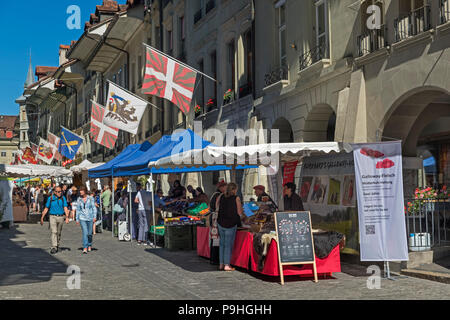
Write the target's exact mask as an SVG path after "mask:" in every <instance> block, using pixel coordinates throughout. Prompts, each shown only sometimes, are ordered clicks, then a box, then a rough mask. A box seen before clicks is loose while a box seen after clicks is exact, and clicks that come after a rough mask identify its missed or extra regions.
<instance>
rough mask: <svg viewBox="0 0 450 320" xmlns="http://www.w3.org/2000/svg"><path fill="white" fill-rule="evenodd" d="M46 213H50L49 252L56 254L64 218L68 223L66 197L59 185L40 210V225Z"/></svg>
mask: <svg viewBox="0 0 450 320" xmlns="http://www.w3.org/2000/svg"><path fill="white" fill-rule="evenodd" d="M47 213H49V214H50V229H51V231H52V248H51V250H50V253H51V254H56V253H57V252H58V250H59V248H60V243H61V232H62V227H63V223H64V220H65V222H66V224H69V209H68V206H67V200H66V198H64V197H63V196H62V190H61V187H56V188H55V189H54V194H53V195H52V196H50V197H49V198H48V200H47V204H46V206H45V209H44V211H43V212H42V216H41V226H42V225H44V218H45V216H46V215H47ZM64 216H65V217H64Z"/></svg>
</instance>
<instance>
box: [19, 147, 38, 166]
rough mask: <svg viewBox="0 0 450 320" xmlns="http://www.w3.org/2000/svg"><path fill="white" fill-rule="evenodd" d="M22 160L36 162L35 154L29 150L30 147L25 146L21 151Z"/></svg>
mask: <svg viewBox="0 0 450 320" xmlns="http://www.w3.org/2000/svg"><path fill="white" fill-rule="evenodd" d="M22 161H26V162H28V163H31V164H37V163H38V161H37V160H36V154H35V153H34V152H33V150H31V148H30V147H27V148H25V150H24V151H23V153H22Z"/></svg>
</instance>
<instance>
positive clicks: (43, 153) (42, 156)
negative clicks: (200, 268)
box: [37, 138, 57, 164]
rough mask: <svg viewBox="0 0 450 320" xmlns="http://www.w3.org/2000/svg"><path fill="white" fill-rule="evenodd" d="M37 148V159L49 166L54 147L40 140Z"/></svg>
mask: <svg viewBox="0 0 450 320" xmlns="http://www.w3.org/2000/svg"><path fill="white" fill-rule="evenodd" d="M40 139H41V142H40V143H39V146H38V153H37V158H38V159H39V160H42V161H44V162H45V163H46V164H51V163H52V162H53V158H54V157H55V153H56V151H57V150H56V147H55V146H54V145H53V144H51V143H50V142H48V141H46V140H44V139H42V138H40Z"/></svg>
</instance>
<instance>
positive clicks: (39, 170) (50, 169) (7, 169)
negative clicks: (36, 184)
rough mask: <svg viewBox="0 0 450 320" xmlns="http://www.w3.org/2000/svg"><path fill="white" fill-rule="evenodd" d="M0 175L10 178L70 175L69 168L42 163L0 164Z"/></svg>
mask: <svg viewBox="0 0 450 320" xmlns="http://www.w3.org/2000/svg"><path fill="white" fill-rule="evenodd" d="M0 176H2V177H10V178H22V177H72V176H73V174H72V172H71V171H70V170H67V169H65V168H63V167H55V166H43V165H33V164H27V165H15V166H14V165H4V164H2V165H0Z"/></svg>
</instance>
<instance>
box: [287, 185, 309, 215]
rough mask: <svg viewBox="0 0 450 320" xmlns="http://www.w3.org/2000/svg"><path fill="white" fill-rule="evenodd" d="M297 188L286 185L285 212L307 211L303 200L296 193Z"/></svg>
mask: <svg viewBox="0 0 450 320" xmlns="http://www.w3.org/2000/svg"><path fill="white" fill-rule="evenodd" d="M296 189H297V186H296V185H295V184H294V183H292V182H289V183H286V184H285V185H284V188H283V194H284V210H285V211H305V209H304V208H303V202H302V198H300V196H299V195H298V194H297V193H296V192H295V190H296Z"/></svg>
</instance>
